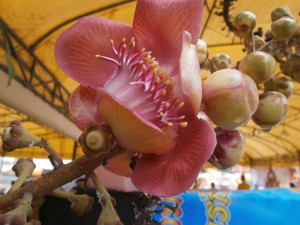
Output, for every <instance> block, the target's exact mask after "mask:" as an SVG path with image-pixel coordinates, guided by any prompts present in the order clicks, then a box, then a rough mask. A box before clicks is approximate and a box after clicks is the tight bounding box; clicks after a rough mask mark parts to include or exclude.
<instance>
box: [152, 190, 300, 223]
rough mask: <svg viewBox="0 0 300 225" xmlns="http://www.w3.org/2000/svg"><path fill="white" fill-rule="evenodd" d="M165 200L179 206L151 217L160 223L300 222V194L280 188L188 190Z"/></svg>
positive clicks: (166, 202)
mask: <svg viewBox="0 0 300 225" xmlns="http://www.w3.org/2000/svg"><path fill="white" fill-rule="evenodd" d="M164 203H165V204H168V205H170V206H176V205H178V208H177V209H176V211H175V213H171V211H170V210H169V209H167V208H164V209H163V212H162V213H161V214H156V215H155V216H154V218H155V220H156V221H157V222H161V223H162V225H227V224H229V225H300V193H297V192H293V191H291V190H289V189H283V188H274V189H265V190H249V191H214V192H212V191H210V192H189V193H185V194H181V195H178V196H174V197H169V198H165V199H164Z"/></svg>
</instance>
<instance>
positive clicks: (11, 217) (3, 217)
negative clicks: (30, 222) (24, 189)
mask: <svg viewBox="0 0 300 225" xmlns="http://www.w3.org/2000/svg"><path fill="white" fill-rule="evenodd" d="M32 198H33V196H32V193H25V194H24V196H23V198H22V200H18V201H17V206H16V208H15V209H13V210H11V211H9V212H7V213H5V214H0V224H11V223H10V222H11V221H13V224H16V225H23V224H25V223H26V222H27V217H28V216H30V214H31V213H32V208H31V203H32Z"/></svg>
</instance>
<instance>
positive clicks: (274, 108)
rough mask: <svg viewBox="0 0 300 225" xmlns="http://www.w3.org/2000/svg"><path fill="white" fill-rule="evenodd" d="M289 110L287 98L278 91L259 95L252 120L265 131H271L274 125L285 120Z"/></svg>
mask: <svg viewBox="0 0 300 225" xmlns="http://www.w3.org/2000/svg"><path fill="white" fill-rule="evenodd" d="M287 111H288V102H287V98H286V97H285V96H284V95H283V94H281V93H279V92H276V91H269V92H265V93H263V94H260V95H259V104H258V108H257V110H256V112H255V113H254V115H253V116H252V120H253V122H254V123H256V124H257V125H258V126H260V127H261V128H262V129H263V130H264V131H270V130H271V129H272V127H273V126H275V125H276V124H278V123H279V122H281V121H282V120H283V118H284V117H285V115H286V114H287Z"/></svg>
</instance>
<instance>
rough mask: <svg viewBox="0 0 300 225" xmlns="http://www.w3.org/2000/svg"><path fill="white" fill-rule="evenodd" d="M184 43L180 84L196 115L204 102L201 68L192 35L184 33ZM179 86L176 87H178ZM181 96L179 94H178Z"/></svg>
mask: <svg viewBox="0 0 300 225" xmlns="http://www.w3.org/2000/svg"><path fill="white" fill-rule="evenodd" d="M182 36H183V43H182V45H183V46H182V52H181V56H180V74H179V75H180V76H179V79H180V83H181V87H182V92H183V94H184V95H185V97H186V98H187V99H188V101H189V102H190V104H191V106H192V108H193V110H194V114H195V115H197V114H198V113H199V112H200V105H201V100H202V85H201V76H200V66H199V62H198V57H197V49H196V46H195V45H192V44H191V35H190V34H189V33H188V32H187V31H184V32H183V33H182ZM178 86H179V85H177V86H175V87H178ZM178 95H179V94H178Z"/></svg>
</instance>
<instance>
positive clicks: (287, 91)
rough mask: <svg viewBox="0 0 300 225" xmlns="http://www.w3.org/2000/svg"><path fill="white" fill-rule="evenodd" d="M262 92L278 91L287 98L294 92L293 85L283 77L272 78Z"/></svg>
mask: <svg viewBox="0 0 300 225" xmlns="http://www.w3.org/2000/svg"><path fill="white" fill-rule="evenodd" d="M264 91H278V92H280V93H281V94H283V95H284V96H285V97H286V98H289V97H290V96H291V95H292V94H293V91H294V83H293V82H292V81H290V80H288V79H287V78H285V77H272V78H270V79H269V80H268V81H267V82H266V83H265V86H264Z"/></svg>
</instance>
